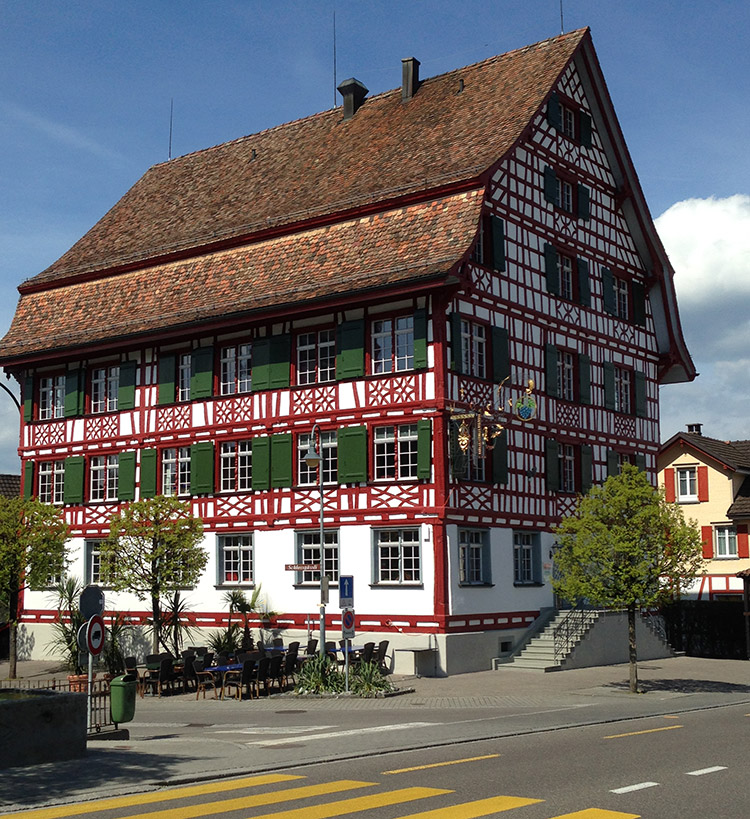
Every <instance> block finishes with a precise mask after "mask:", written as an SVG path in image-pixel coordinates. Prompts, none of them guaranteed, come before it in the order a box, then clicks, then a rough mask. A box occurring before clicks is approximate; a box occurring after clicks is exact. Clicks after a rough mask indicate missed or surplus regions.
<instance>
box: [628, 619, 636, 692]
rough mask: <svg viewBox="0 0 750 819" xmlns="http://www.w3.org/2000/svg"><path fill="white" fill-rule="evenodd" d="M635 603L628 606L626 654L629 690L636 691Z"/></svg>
mask: <svg viewBox="0 0 750 819" xmlns="http://www.w3.org/2000/svg"><path fill="white" fill-rule="evenodd" d="M635 614H636V611H635V603H631V604H630V605H629V606H628V656H629V659H630V692H631V693H632V694H637V693H638V651H637V648H636V643H635Z"/></svg>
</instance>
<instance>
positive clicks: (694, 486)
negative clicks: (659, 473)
mask: <svg viewBox="0 0 750 819" xmlns="http://www.w3.org/2000/svg"><path fill="white" fill-rule="evenodd" d="M677 500H678V501H680V502H681V503H684V502H686V501H687V502H695V501H697V500H698V469H697V467H694V466H684V467H678V468H677Z"/></svg>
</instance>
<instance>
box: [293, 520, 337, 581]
mask: <svg viewBox="0 0 750 819" xmlns="http://www.w3.org/2000/svg"><path fill="white" fill-rule="evenodd" d="M323 538H324V542H323V557H322V560H321V555H320V532H319V531H315V532H298V533H297V557H298V558H299V562H300V563H315V564H320V566H321V567H322V569H323V573H324V574H325V576H326V577H327V578H328V579H329V580H331V581H334V582H336V583H338V579H339V533H338V532H337V531H331V532H323ZM297 582H298V583H320V572H300V573H299V574H298V580H297Z"/></svg>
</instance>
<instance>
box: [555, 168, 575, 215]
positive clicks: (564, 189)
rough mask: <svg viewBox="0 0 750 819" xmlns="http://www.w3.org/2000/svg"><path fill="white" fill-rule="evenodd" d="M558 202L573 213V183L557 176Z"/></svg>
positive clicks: (559, 205) (562, 207) (560, 206)
mask: <svg viewBox="0 0 750 819" xmlns="http://www.w3.org/2000/svg"><path fill="white" fill-rule="evenodd" d="M557 204H558V207H559V208H561V209H562V210H564V211H566V212H567V213H573V185H571V183H570V182H568V180H567V179H560V177H559V176H558V177H557Z"/></svg>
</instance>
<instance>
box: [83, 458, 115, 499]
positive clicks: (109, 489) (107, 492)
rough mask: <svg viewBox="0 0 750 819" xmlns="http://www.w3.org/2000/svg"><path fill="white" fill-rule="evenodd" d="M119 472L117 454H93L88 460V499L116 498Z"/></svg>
mask: <svg viewBox="0 0 750 819" xmlns="http://www.w3.org/2000/svg"><path fill="white" fill-rule="evenodd" d="M119 472H120V458H119V456H118V455H94V456H93V457H92V458H91V460H90V462H89V474H90V476H91V483H90V491H89V500H92V501H113V500H117V498H118V488H119V486H118V485H119V480H118V479H119Z"/></svg>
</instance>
